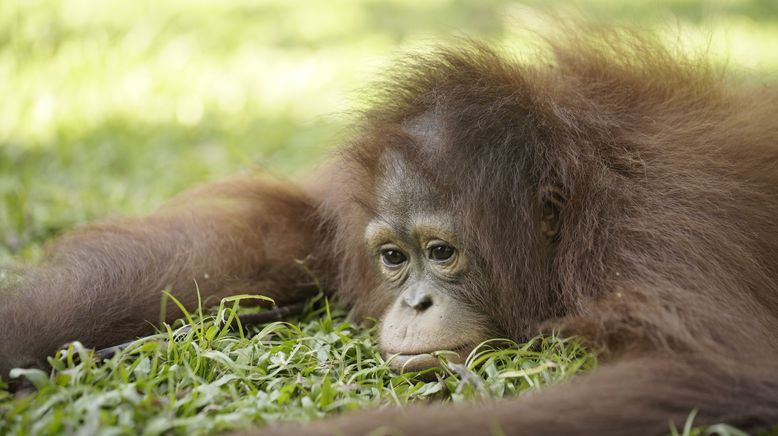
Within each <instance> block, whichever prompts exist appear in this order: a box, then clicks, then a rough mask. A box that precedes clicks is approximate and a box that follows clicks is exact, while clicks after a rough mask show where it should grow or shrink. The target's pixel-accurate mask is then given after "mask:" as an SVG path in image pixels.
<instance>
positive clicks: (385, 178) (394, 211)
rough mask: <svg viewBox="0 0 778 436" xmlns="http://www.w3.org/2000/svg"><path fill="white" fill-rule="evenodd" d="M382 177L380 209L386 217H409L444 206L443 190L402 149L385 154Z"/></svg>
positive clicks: (377, 191) (379, 192)
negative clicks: (406, 158) (434, 185)
mask: <svg viewBox="0 0 778 436" xmlns="http://www.w3.org/2000/svg"><path fill="white" fill-rule="evenodd" d="M380 173H381V178H380V180H379V181H378V183H377V184H376V203H377V204H376V206H377V212H378V214H379V215H381V216H382V217H386V218H391V219H394V220H408V219H409V218H410V217H412V216H418V215H422V214H426V213H431V212H434V211H435V210H437V209H439V208H440V207H441V203H442V202H441V194H440V192H438V191H437V190H436V189H434V187H433V186H432V184H431V183H430V182H429V181H428V180H425V178H424V177H423V174H422V173H421V172H420V171H418V170H415V169H414V168H413V167H412V166H411V165H410V164H409V163H408V162H407V161H405V159H403V157H402V156H401V155H400V153H399V152H396V151H387V152H386V153H385V154H384V155H383V156H382V157H381V172H380Z"/></svg>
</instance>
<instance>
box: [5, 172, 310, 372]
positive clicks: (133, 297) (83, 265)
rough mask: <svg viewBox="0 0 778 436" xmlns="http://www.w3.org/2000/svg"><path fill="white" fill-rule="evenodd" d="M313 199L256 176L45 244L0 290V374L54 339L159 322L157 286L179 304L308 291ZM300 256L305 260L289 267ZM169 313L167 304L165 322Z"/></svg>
mask: <svg viewBox="0 0 778 436" xmlns="http://www.w3.org/2000/svg"><path fill="white" fill-rule="evenodd" d="M315 207H316V205H315V204H314V203H313V202H312V200H311V199H310V198H309V197H308V196H306V195H305V194H304V193H303V192H302V191H300V190H297V189H295V188H291V187H288V186H282V185H278V184H273V183H270V182H267V181H261V180H256V179H246V180H235V181H230V182H222V183H216V184H211V185H205V186H202V187H200V188H196V189H194V190H192V191H190V192H188V193H185V194H183V195H182V196H180V197H178V198H176V199H174V200H172V201H171V202H169V203H167V204H166V205H165V206H163V207H162V208H161V209H160V210H159V211H157V212H156V213H154V214H152V215H150V216H148V217H145V218H137V219H126V220H122V221H118V222H113V223H107V224H96V225H91V226H87V227H85V228H83V229H79V230H76V231H74V232H72V233H70V234H68V235H65V236H64V237H63V238H60V239H59V240H58V241H56V242H55V243H54V244H53V245H52V246H51V247H50V249H49V252H48V255H47V257H46V260H45V261H44V263H43V264H42V265H41V266H39V267H36V268H31V269H29V270H22V271H21V272H20V274H19V276H18V277H12V278H11V280H10V281H9V283H7V284H6V285H4V288H5V289H0V375H2V376H3V377H5V376H7V374H8V371H9V370H10V369H11V368H13V367H15V366H29V365H38V364H40V363H41V361H42V360H43V359H44V358H45V356H47V355H49V354H51V353H53V352H54V351H55V350H56V349H57V348H58V347H60V346H62V345H63V344H64V343H66V342H69V341H73V340H79V341H82V342H83V343H84V344H86V345H88V346H92V347H105V346H110V345H115V344H117V343H119V342H122V341H124V340H127V339H131V338H133V337H134V336H137V335H140V334H144V333H147V332H148V331H149V330H151V328H152V327H151V326H152V324H154V323H156V322H158V321H159V319H160V301H161V296H162V290H164V289H169V290H171V292H172V294H173V295H174V296H175V297H176V298H178V299H179V300H181V301H182V302H183V303H184V305H185V306H186V307H187V308H194V307H196V304H197V293H196V290H197V289H199V292H200V295H201V297H202V299H203V300H204V301H206V302H209V303H215V302H218V300H219V299H220V298H222V297H224V296H227V295H230V294H235V293H256V294H263V295H266V296H269V297H271V298H274V299H275V300H276V302H277V303H278V304H286V303H290V302H294V301H299V300H300V299H303V298H305V297H307V296H308V295H310V294H311V293H313V292H315V289H316V283H315V282H314V280H315V279H314V277H312V276H311V275H310V274H309V272H308V271H306V269H308V270H309V271H311V272H312V273H314V274H315V275H317V276H321V275H323V274H325V272H324V266H323V265H322V263H321V257H318V256H317V253H316V247H317V244H319V242H320V241H321V240H322V237H321V236H320V235H319V234H318V233H319V232H320V231H321V229H320V228H319V222H318V220H317V219H316V212H315ZM300 260H305V267H303V266H301V265H300V262H299V261H300ZM178 316H180V312H178V311H177V310H176V308H175V307H174V305H172V304H169V305H167V315H166V319H167V320H168V321H170V320H172V319H175V318H176V317H178Z"/></svg>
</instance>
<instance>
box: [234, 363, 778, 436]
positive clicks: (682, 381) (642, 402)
mask: <svg viewBox="0 0 778 436" xmlns="http://www.w3.org/2000/svg"><path fill="white" fill-rule="evenodd" d="M681 359H682V357H680V356H675V357H673V356H668V357H667V358H666V359H660V358H638V359H634V360H629V361H622V362H617V363H614V364H611V365H606V366H603V367H602V368H600V369H598V370H595V371H594V372H592V373H590V374H585V375H583V376H580V377H577V378H576V379H574V380H572V381H571V382H569V383H564V384H562V385H559V386H554V387H550V388H547V389H545V390H543V391H541V392H537V393H534V394H530V395H526V396H522V397H519V398H514V399H506V400H502V401H497V402H495V403H486V404H473V405H469V406H464V405H463V406H445V405H431V406H415V407H410V408H407V409H397V408H390V409H383V410H373V411H362V412H356V413H351V414H346V415H344V416H341V417H337V418H335V419H329V420H325V421H322V422H318V423H313V424H311V425H310V426H307V427H296V428H289V427H287V426H279V427H271V428H267V429H259V430H257V431H256V434H262V435H270V434H279V435H281V434H311V435H313V434H316V435H332V434H341V435H352V434H353V435H357V434H359V435H362V434H369V433H370V434H373V433H371V432H373V431H375V430H378V431H377V432H376V433H375V434H391V435H396V434H407V435H415V434H425V435H441V436H452V435H474V434H506V435H519V434H527V435H535V434H544V435H570V434H598V435H625V434H645V435H648V434H656V435H660V434H667V433H668V432H669V423H670V422H671V421H672V422H674V423H675V425H676V426H677V427H678V428H682V427H683V424H684V422H685V421H686V419H687V417H688V416H689V413H690V412H692V410H694V409H697V410H698V415H697V418H696V420H695V421H694V422H695V425H705V424H713V423H727V424H731V425H735V426H741V427H742V428H748V429H759V428H766V427H768V426H770V425H774V424H775V423H776V422H778V398H776V397H775V392H776V390H778V377H776V376H775V374H778V372H776V371H775V370H776V368H775V363H774V362H773V363H771V364H769V365H773V367H772V368H770V367H769V366H764V365H759V366H757V365H754V366H750V365H749V368H741V370H742V372H741V371H738V372H736V373H734V372H731V371H729V370H724V369H717V368H716V367H715V366H713V365H714V364H713V363H706V362H701V361H694V360H689V361H684V360H681ZM763 363H766V362H763ZM246 434H252V432H251V431H249V432H246Z"/></svg>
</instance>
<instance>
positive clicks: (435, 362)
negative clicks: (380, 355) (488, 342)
mask: <svg viewBox="0 0 778 436" xmlns="http://www.w3.org/2000/svg"><path fill="white" fill-rule="evenodd" d="M472 349H473V344H462V345H460V346H457V347H441V348H438V349H435V350H431V351H426V352H418V353H408V352H397V353H390V352H387V353H385V355H386V356H387V358H388V359H389V365H390V366H391V367H392V369H394V370H396V371H399V372H409V371H421V370H424V369H428V368H434V367H439V366H440V359H439V358H438V356H439V355H442V356H444V357H445V358H446V360H447V361H449V362H453V363H462V362H464V361H465V358H466V357H467V355H468V354H469V353H470V351H471V350H472ZM433 353H434V354H433ZM436 354H437V355H438V356H436Z"/></svg>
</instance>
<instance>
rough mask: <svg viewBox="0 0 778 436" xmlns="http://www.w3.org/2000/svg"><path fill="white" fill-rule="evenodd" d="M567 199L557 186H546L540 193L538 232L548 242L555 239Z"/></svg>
mask: <svg viewBox="0 0 778 436" xmlns="http://www.w3.org/2000/svg"><path fill="white" fill-rule="evenodd" d="M566 201H567V198H566V196H565V194H564V191H563V190H562V189H561V188H560V187H557V186H546V187H544V188H542V189H541V191H540V207H541V209H540V210H541V213H540V231H541V233H543V236H545V237H546V238H547V239H549V240H554V239H556V237H557V235H558V234H559V228H560V227H561V225H562V219H561V216H562V208H563V207H564V206H565V203H566Z"/></svg>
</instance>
